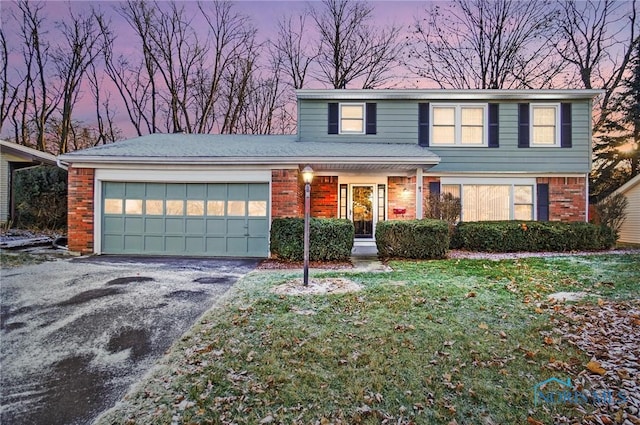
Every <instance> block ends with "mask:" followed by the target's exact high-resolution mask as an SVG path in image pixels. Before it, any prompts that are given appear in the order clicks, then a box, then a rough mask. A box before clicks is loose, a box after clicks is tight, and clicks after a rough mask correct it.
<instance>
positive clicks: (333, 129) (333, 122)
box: [329, 103, 338, 134]
mask: <svg viewBox="0 0 640 425" xmlns="http://www.w3.org/2000/svg"><path fill="white" fill-rule="evenodd" d="M329 134H338V104H337V103H329Z"/></svg>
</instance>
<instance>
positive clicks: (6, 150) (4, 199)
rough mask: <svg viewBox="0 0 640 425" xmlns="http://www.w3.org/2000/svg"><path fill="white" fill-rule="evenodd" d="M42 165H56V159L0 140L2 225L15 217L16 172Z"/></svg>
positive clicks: (0, 218)
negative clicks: (14, 178) (14, 180)
mask: <svg viewBox="0 0 640 425" xmlns="http://www.w3.org/2000/svg"><path fill="white" fill-rule="evenodd" d="M42 164H45V165H56V157H55V156H54V155H51V154H49V153H46V152H41V151H39V150H36V149H32V148H29V147H27V146H22V145H19V144H17V143H12V142H7V141H5V140H0V223H6V222H8V221H11V220H12V219H13V217H14V212H15V204H14V202H13V199H14V196H13V190H12V187H13V185H12V181H13V175H14V172H15V171H16V170H19V169H21V168H25V167H33V166H36V165H42Z"/></svg>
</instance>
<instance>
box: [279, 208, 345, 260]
mask: <svg viewBox="0 0 640 425" xmlns="http://www.w3.org/2000/svg"><path fill="white" fill-rule="evenodd" d="M309 229H310V235H309V259H310V260H311V261H345V260H348V259H349V257H351V249H352V248H353V238H354V236H355V229H354V227H353V223H352V222H351V221H350V220H344V219H337V218H312V219H311V221H310V223H309ZM271 254H272V255H274V256H276V257H278V258H281V259H283V260H288V261H302V260H303V257H304V219H302V218H275V219H273V221H272V222H271Z"/></svg>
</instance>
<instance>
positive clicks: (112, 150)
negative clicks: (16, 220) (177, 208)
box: [58, 134, 440, 171]
mask: <svg viewBox="0 0 640 425" xmlns="http://www.w3.org/2000/svg"><path fill="white" fill-rule="evenodd" d="M58 159H59V161H60V162H61V163H62V164H64V165H69V164H73V163H82V164H91V165H94V166H95V167H99V166H100V165H101V164H128V165H132V164H147V165H152V164H157V165H171V164H174V165H190V164H194V165H218V166H225V165H228V166H232V165H243V166H246V165H256V166H272V167H278V166H297V165H299V164H310V165H311V166H312V167H314V169H317V170H352V171H353V170H369V171H371V170H410V169H416V168H423V169H427V168H431V167H432V166H434V165H437V164H438V163H439V162H440V157H439V156H438V155H436V154H434V153H433V152H431V151H430V150H428V149H426V148H423V147H421V146H418V145H417V144H398V143H362V142H351V143H349V142H342V143H328V142H300V141H298V140H297V137H296V136H259V135H205V134H152V135H148V136H142V137H138V138H135V139H130V140H125V141H121V142H116V143H113V144H109V145H104V146H99V147H95V148H90V149H85V150H81V151H76V152H71V153H68V154H64V155H61V156H60V157H59V158H58Z"/></svg>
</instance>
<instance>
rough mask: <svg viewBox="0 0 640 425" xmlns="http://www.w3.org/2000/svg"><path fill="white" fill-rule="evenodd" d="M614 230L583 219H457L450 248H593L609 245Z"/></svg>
mask: <svg viewBox="0 0 640 425" xmlns="http://www.w3.org/2000/svg"><path fill="white" fill-rule="evenodd" d="M615 240H616V235H615V232H614V231H613V230H612V229H611V228H609V227H607V226H599V225H595V224H591V223H583V222H572V223H562V222H542V221H478V222H460V223H458V225H457V226H456V228H455V230H454V233H453V237H452V239H451V248H452V249H465V250H468V251H486V252H518V251H529V252H541V251H552V252H562V251H595V250H601V249H610V248H611V247H613V245H614V244H615Z"/></svg>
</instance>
